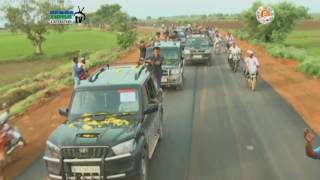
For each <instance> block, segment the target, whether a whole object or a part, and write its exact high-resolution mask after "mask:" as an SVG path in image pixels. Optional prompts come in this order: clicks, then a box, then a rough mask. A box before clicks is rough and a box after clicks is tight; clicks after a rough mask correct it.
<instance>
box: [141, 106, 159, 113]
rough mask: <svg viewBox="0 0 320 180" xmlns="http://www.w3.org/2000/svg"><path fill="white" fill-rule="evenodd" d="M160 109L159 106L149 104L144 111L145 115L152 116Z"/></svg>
mask: <svg viewBox="0 0 320 180" xmlns="http://www.w3.org/2000/svg"><path fill="white" fill-rule="evenodd" d="M158 108H159V105H158V104H148V105H147V108H146V109H145V111H144V114H150V113H154V112H157V111H158Z"/></svg>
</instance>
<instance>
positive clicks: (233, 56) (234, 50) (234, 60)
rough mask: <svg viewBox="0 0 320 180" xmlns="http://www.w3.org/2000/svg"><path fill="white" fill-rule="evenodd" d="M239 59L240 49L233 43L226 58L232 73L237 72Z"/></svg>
mask: <svg viewBox="0 0 320 180" xmlns="http://www.w3.org/2000/svg"><path fill="white" fill-rule="evenodd" d="M240 59H241V49H240V48H239V47H238V46H237V45H236V43H235V42H233V43H232V45H231V47H230V48H229V57H228V62H229V64H230V67H231V68H232V70H233V71H237V68H238V66H239V62H240Z"/></svg>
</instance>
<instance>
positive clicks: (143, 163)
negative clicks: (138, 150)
mask: <svg viewBox="0 0 320 180" xmlns="http://www.w3.org/2000/svg"><path fill="white" fill-rule="evenodd" d="M148 175H149V158H148V154H147V151H146V149H145V148H144V149H143V152H142V155H141V159H140V169H139V176H138V178H137V180H149V179H148Z"/></svg>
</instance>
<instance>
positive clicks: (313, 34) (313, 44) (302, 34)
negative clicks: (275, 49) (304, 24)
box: [284, 30, 320, 56]
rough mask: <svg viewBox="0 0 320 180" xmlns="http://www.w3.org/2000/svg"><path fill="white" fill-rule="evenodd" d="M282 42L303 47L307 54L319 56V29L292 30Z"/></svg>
mask: <svg viewBox="0 0 320 180" xmlns="http://www.w3.org/2000/svg"><path fill="white" fill-rule="evenodd" d="M284 44H285V45H288V46H294V47H297V48H302V49H305V50H306V51H307V53H308V55H311V56H320V48H319V44H320V30H312V31H293V32H292V33H291V34H290V35H289V36H288V37H287V39H286V40H285V41H284Z"/></svg>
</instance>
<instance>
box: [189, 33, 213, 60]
mask: <svg viewBox="0 0 320 180" xmlns="http://www.w3.org/2000/svg"><path fill="white" fill-rule="evenodd" d="M183 56H184V60H185V61H186V63H187V62H191V61H192V62H204V63H206V64H207V65H211V57H212V43H211V41H210V39H209V37H207V36H206V35H203V34H194V35H191V36H189V37H187V41H186V46H185V48H184V51H183Z"/></svg>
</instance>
